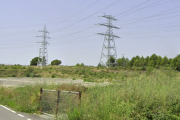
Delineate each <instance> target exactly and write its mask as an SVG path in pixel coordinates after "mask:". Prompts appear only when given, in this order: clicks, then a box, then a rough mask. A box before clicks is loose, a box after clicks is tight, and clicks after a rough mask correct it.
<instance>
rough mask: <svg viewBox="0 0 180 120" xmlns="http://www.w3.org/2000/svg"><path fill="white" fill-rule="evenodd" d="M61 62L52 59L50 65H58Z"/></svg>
mask: <svg viewBox="0 0 180 120" xmlns="http://www.w3.org/2000/svg"><path fill="white" fill-rule="evenodd" d="M61 63H62V62H61V61H60V60H57V59H56V60H53V61H52V62H51V65H60V64H61Z"/></svg>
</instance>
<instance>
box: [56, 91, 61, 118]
mask: <svg viewBox="0 0 180 120" xmlns="http://www.w3.org/2000/svg"><path fill="white" fill-rule="evenodd" d="M59 99H60V91H59V90H58V92H57V103H56V117H57V114H58V105H59Z"/></svg>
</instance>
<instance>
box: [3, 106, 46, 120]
mask: <svg viewBox="0 0 180 120" xmlns="http://www.w3.org/2000/svg"><path fill="white" fill-rule="evenodd" d="M0 120H44V119H42V118H40V117H39V116H37V115H33V114H27V113H22V112H16V111H13V110H11V109H10V108H8V107H5V106H2V105H0Z"/></svg>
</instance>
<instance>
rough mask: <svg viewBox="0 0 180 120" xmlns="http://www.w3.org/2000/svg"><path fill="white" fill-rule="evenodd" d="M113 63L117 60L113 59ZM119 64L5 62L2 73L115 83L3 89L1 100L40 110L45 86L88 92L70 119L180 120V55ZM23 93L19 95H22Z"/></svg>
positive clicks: (119, 61)
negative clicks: (45, 64)
mask: <svg viewBox="0 0 180 120" xmlns="http://www.w3.org/2000/svg"><path fill="white" fill-rule="evenodd" d="M112 62H113V61H112ZM116 62H117V65H118V66H116V67H114V66H111V67H109V68H106V67H103V66H101V65H99V66H97V67H93V66H85V65H84V64H83V63H81V64H79V63H78V64H76V66H47V67H44V68H43V69H40V68H37V67H36V66H21V65H0V77H46V78H71V79H73V80H76V79H83V80H84V81H85V82H104V81H106V82H109V83H110V84H109V85H106V86H94V87H89V88H84V87H82V86H81V87H80V86H73V85H46V84H44V85H34V86H24V87H16V88H5V87H0V103H1V104H4V105H8V106H10V107H12V108H15V109H16V110H19V111H23V112H30V113H33V112H36V113H38V112H39V109H40V106H39V89H40V87H43V88H45V89H61V90H68V91H83V92H82V99H81V104H80V105H79V107H78V108H71V109H69V111H68V113H67V114H68V117H69V119H70V120H81V119H82V120H86V119H87V120H92V119H99V120H101V119H102V120H106V119H107V120H114V119H115V120H118V119H119V120H126V119H150V120H152V119H159V120H163V119H164V120H165V119H170V120H178V119H180V93H179V90H180V88H179V87H178V86H180V73H179V71H180V55H177V56H176V57H175V58H173V59H172V58H167V57H166V56H165V57H161V56H158V55H156V54H153V55H151V56H147V57H143V56H142V57H139V56H136V57H133V58H132V59H131V60H129V59H128V58H124V57H123V58H119V59H117V60H116ZM17 96H18V97H17Z"/></svg>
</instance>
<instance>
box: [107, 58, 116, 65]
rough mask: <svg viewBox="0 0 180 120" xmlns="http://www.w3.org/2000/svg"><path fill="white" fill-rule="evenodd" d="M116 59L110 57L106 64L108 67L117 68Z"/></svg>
mask: <svg viewBox="0 0 180 120" xmlns="http://www.w3.org/2000/svg"><path fill="white" fill-rule="evenodd" d="M115 62H116V59H115V58H114V57H112V56H111V57H110V58H109V59H108V61H107V62H106V65H107V66H115Z"/></svg>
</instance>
